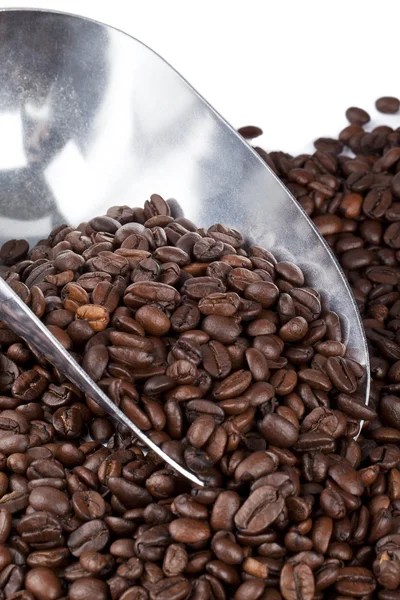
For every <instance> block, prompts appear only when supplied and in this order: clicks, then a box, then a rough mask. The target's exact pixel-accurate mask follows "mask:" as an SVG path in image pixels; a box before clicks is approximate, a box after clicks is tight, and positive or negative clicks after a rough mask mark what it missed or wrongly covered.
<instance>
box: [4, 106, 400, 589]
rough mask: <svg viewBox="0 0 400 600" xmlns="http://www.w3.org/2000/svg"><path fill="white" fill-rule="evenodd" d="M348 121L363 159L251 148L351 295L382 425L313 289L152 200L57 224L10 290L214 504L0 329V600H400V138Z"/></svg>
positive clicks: (335, 321)
mask: <svg viewBox="0 0 400 600" xmlns="http://www.w3.org/2000/svg"><path fill="white" fill-rule="evenodd" d="M383 100H384V101H383ZM393 100H394V99H388V98H386V99H380V101H379V102H380V105H381V108H382V110H383V109H385V111H386V112H393V110H394V102H393ZM348 116H349V119H350V118H351V121H352V123H353V124H351V125H350V126H349V127H348V128H347V130H349V128H350V129H351V128H353V129H351V135H350V134H348V137H347V141H346V142H344V141H343V132H342V134H341V135H340V139H339V140H331V139H328V140H327V139H323V140H318V141H317V142H316V147H317V151H316V152H315V154H314V155H312V156H311V155H310V156H305V155H304V156H302V157H298V158H293V157H291V156H289V155H286V154H283V153H270V154H267V153H265V152H264V151H262V150H261V149H258V150H259V152H260V154H261V155H262V156H263V157H264V158H265V160H266V161H267V162H268V164H270V166H271V167H272V168H273V169H274V170H275V171H276V172H277V173H278V174H279V175H280V177H282V179H283V180H284V181H285V182H286V183H287V185H288V186H289V187H290V189H291V191H292V192H293V193H295V194H296V197H297V198H298V199H299V202H300V203H301V204H302V206H303V207H305V209H306V210H307V212H308V213H309V214H310V215H311V216H312V218H313V219H314V220H315V223H316V225H317V226H318V227H319V229H320V230H321V232H322V233H323V234H324V235H326V236H327V239H328V241H329V243H330V244H331V246H332V247H333V248H334V250H335V252H336V253H337V254H339V256H340V260H341V262H342V265H343V266H344V268H345V269H346V274H347V275H348V277H349V278H350V281H351V283H352V285H353V286H354V289H355V291H356V297H357V301H358V303H359V306H360V310H361V311H362V314H363V317H364V322H365V325H366V330H367V334H368V340H369V342H370V352H371V357H372V362H373V376H374V383H373V391H372V394H371V400H370V405H369V406H368V407H366V406H365V405H364V403H363V398H362V396H361V395H360V394H359V393H358V392H357V388H358V385H359V384H360V383H362V381H363V379H364V377H365V373H364V371H363V369H362V367H360V365H358V364H357V363H356V362H354V361H353V360H350V359H349V358H348V357H347V356H346V347H345V345H344V343H343V339H342V335H341V327H340V318H339V316H338V315H336V314H334V313H332V312H329V311H326V310H325V309H324V307H323V306H322V305H321V299H320V296H319V294H318V291H317V290H313V289H312V288H310V287H309V286H308V285H307V282H306V281H305V278H304V275H303V273H302V271H301V270H300V269H299V268H298V267H297V266H296V265H294V264H292V263H288V262H279V261H277V260H276V258H275V257H274V256H273V255H272V254H271V253H270V252H268V250H265V249H263V248H260V247H257V246H252V247H249V248H248V247H245V245H244V240H243V237H242V235H241V233H240V232H238V231H235V230H233V229H230V228H229V227H226V226H224V225H221V224H217V225H214V226H212V227H210V228H209V229H208V230H204V229H201V228H198V227H196V226H195V225H194V224H193V223H192V222H190V221H188V220H187V219H185V218H182V217H178V218H174V216H173V214H171V213H173V210H171V207H170V205H169V203H168V202H166V201H165V200H164V199H163V198H161V197H160V196H158V195H153V196H152V197H151V198H150V200H149V201H147V202H146V203H145V206H144V208H143V209H141V208H133V209H132V208H130V207H128V206H115V207H112V208H110V210H109V211H108V212H107V215H104V216H99V217H96V218H93V219H92V220H90V221H89V222H87V223H82V224H80V225H79V226H78V227H72V226H67V225H63V226H60V227H58V228H56V229H55V230H53V231H52V232H51V234H50V236H49V237H48V238H47V239H45V240H41V241H40V242H39V243H38V244H37V245H36V246H35V247H34V248H32V249H29V247H28V244H27V243H26V242H25V241H23V240H12V241H10V242H7V243H6V244H5V245H4V246H3V247H2V248H1V250H0V260H1V262H2V265H3V266H2V267H0V268H1V274H2V276H3V277H4V279H5V280H6V281H7V282H8V283H9V285H10V286H11V287H12V288H13V289H14V290H15V292H16V293H17V294H18V295H19V296H20V297H21V298H22V299H23V300H24V301H25V302H26V304H27V305H28V306H30V308H31V309H32V311H33V312H34V313H35V314H36V315H37V316H38V317H39V318H41V319H42V320H43V322H44V323H45V324H46V325H47V327H48V328H49V330H50V331H51V332H52V333H53V334H54V335H55V336H56V337H57V339H58V340H59V341H60V342H61V344H63V346H64V347H65V348H66V349H67V350H68V351H69V352H70V353H71V354H72V355H73V356H74V358H76V360H77V361H78V362H80V364H81V365H82V366H83V368H84V369H85V370H86V371H87V372H88V373H89V375H90V376H91V377H92V379H93V380H94V381H96V382H97V383H98V385H100V387H101V388H102V389H103V390H104V391H105V392H106V393H107V394H108V396H109V397H110V398H111V399H112V401H113V402H114V403H115V404H116V405H118V406H119V407H120V408H121V410H123V411H124V412H125V414H126V415H127V416H128V417H129V418H130V419H131V420H132V421H133V422H134V423H135V424H136V425H137V426H138V427H140V428H141V429H142V430H143V431H145V432H146V433H147V435H148V436H149V437H150V438H151V439H152V440H153V441H154V442H155V443H157V444H158V445H159V446H160V447H161V448H162V449H163V450H164V451H165V452H166V453H167V454H169V455H170V456H171V457H173V458H174V459H175V460H176V461H177V462H179V463H180V464H182V465H183V466H185V467H186V468H189V469H190V470H192V471H193V472H195V473H196V474H197V475H198V477H199V478H200V479H202V480H203V481H204V482H205V483H206V487H200V486H193V485H191V484H190V482H188V481H186V480H185V479H184V478H182V477H181V476H180V475H178V474H177V473H175V472H173V471H172V470H171V469H170V468H169V467H168V466H167V465H165V464H164V463H163V462H162V461H160V460H159V458H158V456H157V455H156V454H155V453H154V452H153V451H149V452H147V451H146V449H145V448H144V447H143V445H142V444H140V443H139V441H138V440H137V439H136V438H135V437H134V435H133V434H132V433H131V432H130V430H128V429H127V428H126V427H124V426H121V425H115V424H114V423H113V422H112V421H111V420H110V419H109V418H108V417H107V415H106V414H105V413H104V411H103V410H102V409H101V408H100V407H99V406H98V405H97V404H96V403H95V402H94V401H93V400H92V399H91V398H89V397H85V396H84V395H83V394H82V393H81V392H80V391H79V390H78V389H77V388H76V387H75V386H74V385H73V384H71V383H69V382H68V381H67V380H66V379H65V376H64V375H63V373H62V372H60V371H59V370H57V369H55V368H53V367H52V366H51V365H50V364H49V363H48V362H47V361H46V360H45V359H44V357H43V356H42V355H41V354H40V353H39V352H37V350H36V349H35V348H32V347H30V345H29V344H27V343H26V342H25V341H24V340H22V339H20V338H19V337H18V336H16V335H15V334H14V333H13V332H12V331H10V330H9V329H8V328H7V327H6V326H5V325H4V324H2V323H0V344H1V352H0V594H1V595H0V598H10V599H11V600H58V599H62V598H69V599H70V600H81V599H82V600H83V599H84V600H88V599H92V598H93V599H96V600H108V599H111V600H185V599H188V600H189V599H190V600H225V599H227V600H228V599H231V598H234V600H247V599H248V598H251V599H252V600H253V599H254V600H281V599H282V598H284V599H285V600H325V599H339V598H340V599H341V600H345V599H347V600H349V599H352V598H362V599H363V600H372V599H373V598H379V599H380V600H397V598H399V597H400V593H399V591H396V590H398V588H399V586H400V568H399V566H400V519H399V515H400V512H399V511H400V473H399V470H398V468H397V467H398V465H399V464H400V447H399V440H400V399H398V398H397V396H396V392H397V391H398V390H397V386H400V362H399V361H400V340H397V330H398V329H399V328H398V327H397V326H396V324H397V322H398V323H400V320H399V319H398V318H397V313H396V307H397V305H398V310H399V313H400V293H399V292H398V290H397V284H398V282H397V279H396V280H395V275H396V277H397V274H398V273H399V270H398V268H397V267H396V264H397V262H396V261H397V255H396V249H395V247H393V246H391V245H390V244H389V243H388V241H387V240H389V241H390V243H392V244H393V243H394V241H395V239H396V234H395V233H393V231H391V232H389V234H388V231H389V230H390V228H391V227H392V225H393V224H396V220H392V221H390V219H389V217H388V214H389V213H390V210H393V209H395V205H396V200H395V198H396V191H395V187H396V184H395V180H396V177H397V175H396V161H397V160H398V159H396V160H393V159H391V160H389V159H388V154H389V157H390V156H393V154H394V152H393V151H394V150H396V151H398V158H400V133H399V132H393V131H391V130H390V131H387V130H388V129H390V128H385V130H384V131H383V132H382V128H380V129H378V133H376V130H375V131H374V132H372V133H365V132H364V130H363V129H362V125H363V124H365V123H366V122H367V121H368V119H369V117H368V115H367V113H365V111H362V110H361V109H358V108H352V109H349V111H348ZM360 119H361V120H362V123H361V124H357V123H356V121H358V122H359V121H360ZM354 127H356V129H355V130H354ZM241 131H242V134H243V135H246V136H247V137H254V136H255V135H257V134H258V133H259V130H258V129H257V128H255V127H250V128H245V130H241ZM364 136H369V137H367V140H366V141H365V140H364ZM397 136H399V140H398V141H399V143H398V146H397V144H396V140H397ZM353 138H356V139H357V140H358V142H357V144H358V146H357V148H356V141H355V140H354V139H353ZM377 140H381V141H380V142H379V144H378V141H377ZM382 140H384V142H382ZM345 143H346V144H347V145H348V146H349V147H350V148H351V149H352V150H353V152H356V156H355V158H352V157H350V156H346V155H343V154H341V153H342V150H343V147H344V144H345ZM371 148H372V149H371ZM390 153H392V154H390ZM351 161H352V162H351ZM351 164H353V167H351ZM346 165H347V166H346ZM365 165H368V168H367V167H366V166H365ZM398 172H399V173H400V168H399V170H398ZM360 173H362V175H360ZM363 182H364V183H363ZM365 182H367V183H365ZM364 186H365V187H364ZM377 190H379V194H378V197H379V200H378V201H375V203H374V202H372V203H371V201H370V200H368V201H367V198H368V196H369V195H370V194H371V193H373V194H377V193H378V192H377ZM381 190H382V191H381ZM388 195H390V202H389V205H388V206H387V208H385V209H384V210H383V212H382V214H380V213H379V214H380V216H378V215H377V214H376V210H377V209H376V207H379V206H380V202H381V201H382V199H383V198H385V200H384V202H386V203H387V202H388V201H387V199H386V198H387V196H388ZM349 196H350V198H349ZM357 197H359V199H358V198H357ZM357 203H358V204H357ZM355 205H356V206H357V205H358V212H357V211H355V208H354V206H355ZM372 205H373V206H372ZM399 205H400V198H399ZM365 206H366V207H367V208H365ZM371 206H372V208H371ZM385 206H386V204H385ZM365 210H367V211H369V213H370V214H366V212H365ZM378 212H379V210H378ZM390 214H392V213H390ZM393 214H395V210H394V212H393ZM399 214H400V211H399ZM371 215H372V216H371ZM338 223H340V226H339V225H338ZM399 226H400V225H399ZM379 228H380V235H377V230H378V229H379ZM371 236H375V237H373V239H371ZM399 239H400V234H399ZM346 240H347V241H346ZM352 243H353V245H351V244H352ZM346 244H347V245H346ZM357 244H358V245H357ZM338 246H339V247H340V248H341V250H339V249H338ZM399 249H400V242H399ZM354 251H357V252H356V254H355V258H354ZM349 252H353V255H350V260H349V258H348V256H349V255H348V253H349ZM358 255H360V256H361V257H363V256H364V259H359V258H357V257H358ZM365 255H366V256H367V257H368V261H367V262H366V259H365ZM345 257H347V266H346V264H344V262H343V260H344V258H345ZM399 258H400V256H399ZM363 260H364V262H363ZM399 283H400V282H399ZM399 335H400V334H399ZM397 353H398V356H397ZM361 420H363V421H364V427H363V429H362V432H361V435H360V437H359V438H358V440H357V441H355V439H354V438H355V437H356V436H357V434H358V433H359V430H360V421H361Z"/></svg>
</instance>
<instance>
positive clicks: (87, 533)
mask: <svg viewBox="0 0 400 600" xmlns="http://www.w3.org/2000/svg"><path fill="white" fill-rule="evenodd" d="M108 540H109V531H108V528H107V526H106V525H105V523H104V522H103V521H101V520H99V519H95V520H92V521H88V522H87V523H84V524H83V525H81V526H80V527H78V529H76V530H75V531H73V532H72V533H71V534H70V535H69V537H68V541H67V545H68V548H69V550H70V552H71V554H72V555H73V556H76V557H78V558H79V556H80V555H81V554H82V553H83V552H87V551H93V550H94V551H99V550H102V549H103V548H104V547H105V546H106V544H107V543H108Z"/></svg>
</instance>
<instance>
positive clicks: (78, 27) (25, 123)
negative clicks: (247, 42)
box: [0, 10, 370, 485]
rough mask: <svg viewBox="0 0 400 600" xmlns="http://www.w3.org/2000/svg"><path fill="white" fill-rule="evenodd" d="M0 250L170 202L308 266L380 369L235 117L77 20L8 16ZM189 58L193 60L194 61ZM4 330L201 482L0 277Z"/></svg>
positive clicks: (331, 275) (1, 76)
mask: <svg viewBox="0 0 400 600" xmlns="http://www.w3.org/2000/svg"><path fill="white" fill-rule="evenodd" d="M0 40H1V42H0V131H1V136H0V215H1V216H0V243H1V244H3V243H4V242H5V241H6V240H8V239H10V238H17V239H18V238H25V239H27V240H28V241H29V242H30V243H35V242H37V241H38V239H40V238H42V237H46V236H47V235H48V233H49V231H50V230H51V229H52V227H54V226H55V225H58V224H60V223H69V224H75V225H78V224H79V223H80V222H82V221H86V220H89V219H90V218H92V217H93V216H96V215H101V214H105V212H106V210H107V209H108V208H109V207H110V206H113V205H115V204H119V205H123V204H127V205H129V206H133V205H136V204H140V203H142V202H143V201H144V200H145V199H146V198H148V197H149V195H150V194H152V193H153V192H155V191H157V192H159V193H160V194H162V195H163V196H164V197H167V198H168V197H170V198H171V197H172V198H177V199H178V200H179V202H180V205H181V207H182V210H183V212H184V214H185V216H187V217H188V218H189V219H192V220H193V221H194V222H195V223H196V224H198V225H200V226H203V227H208V226H210V225H211V224H214V223H218V222H221V223H225V224H227V225H229V226H231V227H234V228H237V229H239V230H240V231H241V232H245V233H246V235H247V239H248V241H249V242H251V243H253V244H259V245H262V246H264V247H266V248H267V249H269V250H271V251H272V252H273V253H274V254H276V256H277V257H279V259H280V260H289V261H293V262H295V263H296V264H298V265H299V266H300V267H301V268H302V269H303V271H304V273H305V274H306V276H307V282H308V284H309V285H311V286H313V287H314V288H316V289H317V290H319V291H320V292H321V295H322V299H323V301H324V306H325V307H326V308H329V309H330V310H333V311H335V312H337V313H338V314H339V315H340V316H341V319H342V326H343V331H344V337H345V339H344V341H345V343H346V344H347V348H348V355H349V356H350V357H351V358H354V359H355V360H357V361H358V362H359V363H361V364H362V365H364V366H365V367H366V370H367V377H366V378H365V383H364V389H363V393H364V394H365V401H366V403H368V396H369V384H370V381H369V359H368V351H367V344H366V339H365V335H364V332H363V328H362V324H361V320H360V316H359V314H358V310H357V307H356V304H355V301H354V298H353V296H352V293H351V291H350V288H349V285H348V283H347V281H346V279H345V277H344V275H343V273H342V271H341V269H340V267H339V265H338V263H337V261H336V259H335V258H334V256H333V254H332V253H331V251H330V249H329V247H328V246H327V244H326V243H325V242H324V240H323V239H322V237H321V236H320V235H319V233H318V232H317V230H316V229H315V227H314V226H313V224H312V223H311V221H310V220H309V219H308V217H307V216H306V214H305V213H304V212H303V210H302V209H301V208H300V206H299V204H298V203H297V202H296V201H295V200H294V198H293V197H292V196H291V194H290V193H289V192H288V190H287V189H286V188H285V187H284V186H283V185H282V183H281V182H280V181H279V180H278V179H277V177H276V176H275V175H274V174H273V172H272V171H271V170H270V169H269V168H268V167H267V166H266V165H265V163H264V162H263V161H262V160H261V159H260V157H259V156H258V155H257V154H256V153H255V152H254V151H253V150H252V149H251V148H250V146H248V144H247V143H246V142H244V140H243V139H242V138H241V137H240V136H239V135H238V134H237V133H236V132H235V130H234V129H233V128H232V127H231V126H230V125H229V124H228V123H226V122H225V121H224V120H223V119H222V117H221V116H220V115H219V114H218V113H216V111H215V110H214V109H213V108H212V107H211V106H210V105H209V104H208V103H207V102H206V101H205V100H204V99H203V98H202V97H201V96H200V95H199V94H198V93H197V92H196V91H195V90H194V89H193V88H192V87H191V86H190V85H189V84H188V83H187V82H186V81H185V80H184V79H183V78H182V77H181V76H180V75H179V73H177V72H176V71H175V70H174V69H173V68H172V67H171V66H170V65H169V64H167V63H166V62H165V61H164V60H163V59H162V58H161V57H160V56H158V55H157V54H155V53H154V52H153V51H152V50H150V49H149V48H148V47H146V46H145V45H143V44H142V43H141V42H139V41H138V40H136V39H134V38H132V37H130V36H128V35H126V34H124V33H122V32H121V31H118V30H116V29H113V28H112V27H108V26H106V25H103V24H101V23H97V22H94V21H90V20H88V19H84V18H81V17H76V16H73V15H69V14H64V13H57V12H48V11H36V10H5V11H1V12H0ZM183 51H184V49H183ZM0 318H1V319H2V320H3V321H4V322H6V323H7V324H8V325H9V326H10V327H11V328H12V329H14V330H15V332H16V333H18V334H20V335H21V336H23V337H24V338H26V339H27V340H28V341H29V342H30V343H32V344H33V345H35V346H36V347H38V348H39V349H40V351H41V352H42V353H43V354H44V355H46V357H47V358H48V359H49V361H50V362H51V363H53V364H54V365H56V366H57V367H58V368H60V369H61V371H63V372H64V373H65V375H66V376H67V377H68V378H69V379H70V380H71V381H72V382H74V383H75V384H76V385H77V386H78V387H79V388H81V389H82V391H84V392H85V393H87V394H88V395H89V396H90V397H92V398H93V399H94V400H95V401H96V402H98V403H99V404H100V405H101V406H102V407H103V408H104V409H105V410H107V411H108V412H109V413H110V414H111V415H113V416H114V417H116V418H117V419H118V420H120V421H122V422H123V423H124V424H125V425H128V426H129V427H130V428H131V429H132V430H133V431H134V433H135V434H136V435H137V436H138V437H140V438H141V439H142V440H143V441H144V442H145V443H146V444H147V445H148V446H149V447H150V448H152V449H153V450H155V451H156V452H157V453H158V454H159V455H161V456H162V457H163V459H164V460H165V461H166V462H168V463H169V464H170V465H171V466H172V467H174V468H175V469H176V470H177V471H179V472H180V473H181V474H183V475H185V476H186V477H188V478H189V479H190V480H191V481H193V482H195V483H197V484H199V485H202V482H201V481H200V480H199V479H198V478H197V477H196V476H195V475H193V474H192V473H189V472H188V471H186V470H185V469H183V468H182V467H181V466H180V465H178V464H177V463H175V462H174V461H173V460H172V459H171V458H169V457H168V456H167V455H166V454H165V453H163V452H162V451H161V450H160V449H159V448H158V447H157V446H156V445H155V444H153V443H152V442H151V440H149V439H148V437H147V436H146V435H144V434H143V433H142V432H141V431H139V430H138V429H137V428H136V427H135V426H134V425H133V424H132V423H131V422H130V421H129V419H127V418H126V416H125V415H124V414H123V413H122V412H121V411H120V410H119V409H118V408H117V407H116V406H115V405H114V404H113V403H112V402H111V401H110V400H109V399H108V398H107V396H105V395H104V394H103V392H102V391H101V390H100V389H99V388H98V387H97V386H96V385H95V384H94V382H93V381H92V380H91V379H90V378H89V377H88V376H87V375H86V373H85V372H84V371H83V370H82V369H81V368H80V367H79V366H78V365H77V364H76V363H75V361H73V359H72V358H71V357H70V356H69V354H68V353H67V352H66V351H65V350H64V349H63V348H62V347H61V346H60V345H59V344H58V343H57V342H56V340H55V338H54V337H53V336H52V335H51V334H50V333H49V331H48V330H47V328H46V327H45V326H44V325H43V324H42V323H40V321H38V319H36V318H34V316H33V314H32V313H31V312H30V311H29V310H28V309H27V308H26V306H25V305H24V304H23V303H22V302H21V301H20V300H19V299H18V298H17V297H16V296H15V294H14V293H13V292H12V291H11V290H10V288H9V287H8V286H7V284H5V283H4V282H3V281H2V280H1V279H0Z"/></svg>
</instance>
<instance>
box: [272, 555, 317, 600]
mask: <svg viewBox="0 0 400 600" xmlns="http://www.w3.org/2000/svg"><path fill="white" fill-rule="evenodd" d="M280 587H281V591H282V595H283V597H284V598H285V600H295V599H296V598H302V599H304V600H312V598H313V597H314V592H315V582H314V576H313V573H312V571H311V569H310V567H309V566H308V565H306V564H305V563H301V562H300V563H299V564H297V565H292V564H285V566H284V567H283V569H282V571H281V577H280Z"/></svg>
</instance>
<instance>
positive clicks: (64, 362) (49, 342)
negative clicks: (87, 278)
mask: <svg viewBox="0 0 400 600" xmlns="http://www.w3.org/2000/svg"><path fill="white" fill-rule="evenodd" d="M0 315H1V318H2V320H3V321H5V323H7V325H8V326H9V327H10V328H11V329H13V331H15V332H16V333H17V334H18V335H20V336H21V337H23V338H25V339H26V340H28V341H29V342H30V343H31V344H32V346H34V347H35V348H37V349H38V350H39V351H40V353H41V354H42V355H43V356H44V357H45V358H47V360H48V361H49V362H50V363H51V364H52V365H54V366H55V367H57V369H59V370H60V371H61V372H62V373H64V375H66V377H68V379H69V380H70V381H71V382H72V383H74V384H75V385H76V386H77V387H78V388H79V389H80V390H82V392H84V393H85V394H87V395H88V396H89V397H90V398H92V399H93V400H94V401H95V402H97V404H98V405H99V406H100V407H101V408H103V409H104V410H105V411H106V412H107V413H108V414H109V415H110V416H111V417H113V418H115V419H116V420H117V421H119V422H121V423H123V424H124V425H126V426H127V427H129V429H131V430H132V431H133V433H134V434H135V435H137V437H138V438H140V439H141V440H142V442H144V443H145V444H146V446H147V447H148V448H151V449H152V450H154V451H155V452H157V454H158V455H159V456H161V458H162V459H164V460H165V461H166V462H167V463H168V464H169V465H170V466H171V467H173V468H174V469H175V470H176V471H178V472H179V473H181V475H183V476H184V477H187V479H190V481H192V482H193V483H197V484H198V485H200V486H204V483H203V482H202V481H201V480H200V479H198V477H196V475H194V474H193V473H191V472H190V471H187V470H186V469H184V468H183V467H181V465H179V464H178V463H177V462H175V461H174V460H173V459H172V458H170V457H169V456H168V455H167V454H165V452H163V451H162V450H161V448H159V447H158V446H157V445H156V444H155V443H154V442H152V441H151V440H150V439H149V438H148V437H147V435H146V434H144V433H143V432H142V431H141V430H140V429H139V428H138V427H136V425H135V424H134V423H132V421H131V420H130V419H128V417H127V416H126V415H125V414H124V413H123V412H122V410H120V409H119V408H118V407H117V406H116V405H115V404H114V403H113V402H111V400H110V399H109V398H108V397H107V396H106V395H105V394H104V392H103V391H102V390H101V389H100V388H99V386H98V385H96V384H95V383H94V381H93V380H92V379H90V377H88V376H87V374H86V373H85V371H84V370H83V369H82V368H81V367H80V366H79V365H78V363H77V362H76V361H75V360H74V359H73V358H72V357H71V356H70V354H69V353H68V352H67V351H66V350H65V348H64V347H63V346H62V345H61V344H60V342H59V341H58V340H57V339H56V338H55V337H54V336H53V335H52V334H51V333H50V331H49V330H48V329H47V327H46V325H44V324H43V323H42V322H41V321H40V320H39V319H38V318H37V317H36V316H35V315H34V314H33V313H32V312H31V311H30V310H29V308H27V306H26V305H25V304H24V302H23V301H22V300H21V299H20V298H19V297H18V296H17V295H16V294H15V293H14V292H13V291H12V289H11V288H10V286H8V285H7V284H6V283H5V282H4V281H3V280H2V279H1V278H0Z"/></svg>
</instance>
